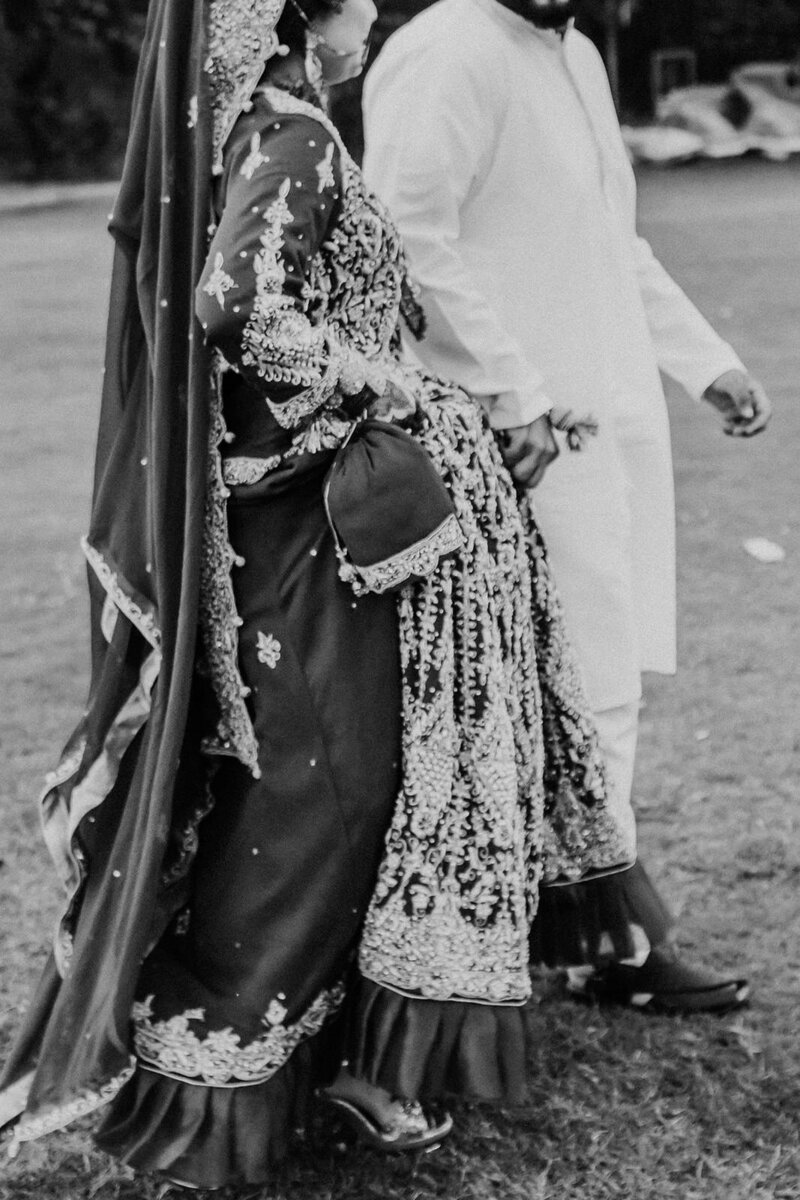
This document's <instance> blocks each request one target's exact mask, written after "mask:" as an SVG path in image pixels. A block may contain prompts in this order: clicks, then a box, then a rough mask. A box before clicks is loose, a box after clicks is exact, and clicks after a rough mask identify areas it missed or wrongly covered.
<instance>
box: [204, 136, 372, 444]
mask: <svg viewBox="0 0 800 1200" xmlns="http://www.w3.org/2000/svg"><path fill="white" fill-rule="evenodd" d="M341 184H342V175H341V162H340V155H339V149H338V147H337V146H336V144H335V143H334V141H333V139H332V138H331V136H330V134H329V133H328V132H327V131H326V130H325V128H324V127H323V126H322V125H321V124H320V123H319V122H317V121H315V120H314V119H313V118H311V117H307V116H305V115H294V114H292V115H290V116H286V115H281V116H280V118H278V119H275V118H271V119H270V120H269V123H265V122H264V120H261V121H260V122H259V121H257V120H254V119H251V120H249V121H248V122H246V123H245V124H244V127H243V130H242V131H240V134H239V136H238V137H236V136H234V139H233V141H232V144H231V146H230V148H229V151H228V154H227V156H226V163H225V173H224V176H223V180H222V188H221V194H222V197H223V199H222V203H221V215H220V219H219V225H218V227H217V229H216V232H215V233H214V237H213V239H212V242H211V247H210V250H209V254H208V259H207V261H206V264H205V267H204V269H203V273H202V275H201V278H200V282H199V284H198V287H197V291H196V311H197V315H198V318H199V320H200V322H201V324H202V326H203V329H204V331H205V336H206V339H207V341H208V343H209V344H210V345H212V346H214V347H215V348H216V349H218V350H219V351H220V353H221V354H222V356H223V358H224V359H225V360H226V362H227V363H228V364H229V365H230V366H231V367H233V369H234V370H236V371H238V372H239V373H240V374H241V375H242V376H244V378H245V379H246V380H247V381H248V383H249V384H251V386H253V387H255V388H256V389H257V390H259V391H261V392H263V395H264V398H265V400H266V402H267V404H268V405H269V408H270V410H271V412H272V413H273V415H274V416H275V419H276V420H277V421H278V423H279V424H280V425H281V426H282V427H284V428H286V429H292V428H296V427H298V426H300V425H303V424H305V423H307V422H308V421H309V420H310V419H311V418H312V417H313V416H314V414H315V413H317V412H318V411H319V410H321V409H323V408H326V407H327V408H331V407H338V406H340V405H341V404H342V403H345V402H347V400H348V399H349V398H351V397H360V396H361V395H362V394H363V395H364V396H365V399H370V398H372V396H373V395H380V394H382V392H383V390H384V384H385V379H384V375H383V373H382V372H381V370H380V369H379V368H378V367H377V366H376V365H375V364H374V363H372V362H370V361H369V360H368V359H367V358H366V357H365V356H364V355H362V354H360V353H359V352H357V351H356V350H354V349H352V348H350V347H348V346H347V345H345V344H344V343H343V342H342V341H341V340H340V338H339V337H337V336H336V334H335V332H334V331H333V330H332V329H331V328H330V327H329V326H328V324H327V323H326V322H325V320H324V319H318V318H316V317H315V315H314V313H315V311H316V309H317V304H316V300H317V299H318V297H315V292H314V281H313V274H314V258H315V255H316V254H317V251H318V250H319V248H320V246H321V244H322V243H323V241H324V240H325V236H326V233H327V230H328V228H329V226H330V223H331V220H332V218H333V217H334V216H335V213H336V210H337V206H338V204H339V202H340V196H341V190H342V189H341Z"/></svg>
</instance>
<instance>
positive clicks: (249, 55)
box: [203, 0, 283, 175]
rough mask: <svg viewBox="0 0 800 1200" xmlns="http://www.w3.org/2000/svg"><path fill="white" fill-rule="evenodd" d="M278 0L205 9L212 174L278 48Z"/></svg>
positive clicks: (228, 1)
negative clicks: (276, 27) (210, 109)
mask: <svg viewBox="0 0 800 1200" xmlns="http://www.w3.org/2000/svg"><path fill="white" fill-rule="evenodd" d="M282 10H283V0H211V3H210V4H209V6H208V31H207V36H208V55H207V57H206V60H205V62H204V64H203V69H204V70H205V72H206V74H207V75H208V76H209V87H210V91H211V103H212V109H213V113H214V133H213V146H214V157H213V172H214V174H215V175H219V174H221V173H222V152H223V150H224V148H225V143H226V142H227V140H228V137H229V136H230V132H231V130H232V129H233V127H234V125H235V124H236V121H237V118H238V117H239V114H240V113H242V112H243V111H244V109H245V108H246V106H247V104H248V103H249V101H250V98H251V96H252V94H253V91H254V89H255V86H256V84H257V83H258V81H259V79H260V77H261V75H262V73H263V70H264V66H265V64H266V63H267V61H268V60H269V59H270V58H271V57H272V55H273V54H275V52H276V51H277V49H278V38H277V36H276V34H275V26H276V25H277V23H278V18H279V17H280V15H281V11H282Z"/></svg>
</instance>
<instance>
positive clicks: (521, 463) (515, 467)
mask: <svg viewBox="0 0 800 1200" xmlns="http://www.w3.org/2000/svg"><path fill="white" fill-rule="evenodd" d="M497 440H498V443H499V446H500V453H501V454H502V456H503V461H504V463H505V464H506V466H507V467H508V470H509V472H510V473H511V478H512V479H513V480H514V483H515V484H516V485H517V487H519V488H523V489H527V488H535V487H536V486H537V485H538V484H540V483H541V482H542V479H543V477H544V473H545V471H546V470H547V468H548V467H549V466H550V463H551V462H552V461H553V459H555V458H558V444H557V442H556V439H555V437H554V436H553V430H552V427H551V425H550V417H549V415H548V414H547V413H544V414H543V415H542V416H541V417H537V418H536V420H535V421H531V423H530V425H521V426H519V427H518V428H516V429H503V430H502V431H501V432H500V433H498V439H497Z"/></svg>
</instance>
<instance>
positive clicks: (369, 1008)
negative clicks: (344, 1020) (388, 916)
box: [346, 979, 527, 1104]
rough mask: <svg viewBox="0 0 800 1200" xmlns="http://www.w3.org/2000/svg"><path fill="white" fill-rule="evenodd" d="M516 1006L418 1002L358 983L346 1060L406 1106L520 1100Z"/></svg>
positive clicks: (521, 1034)
mask: <svg viewBox="0 0 800 1200" xmlns="http://www.w3.org/2000/svg"><path fill="white" fill-rule="evenodd" d="M526 1028H527V1027H526V1019H525V1009H524V1007H523V1006H503V1005H492V1004H472V1003H462V1002H458V1001H451V1000H444V1001H440V1000H418V999H411V998H410V997H408V996H402V995H400V994H399V993H397V992H392V991H389V990H388V989H387V988H384V987H381V986H380V985H379V984H377V983H373V982H371V981H370V980H368V979H361V980H360V981H359V983H358V986H357V988H356V989H355V994H354V996H353V1007H352V1010H351V1012H350V1016H349V1024H348V1038H347V1054H346V1058H347V1062H348V1066H349V1070H350V1071H351V1072H352V1074H353V1075H356V1076H358V1077H359V1078H361V1079H365V1080H366V1081H367V1082H368V1083H373V1084H377V1085H378V1086H379V1087H383V1088H386V1090H387V1091H389V1092H391V1093H392V1094H393V1095H396V1096H402V1097H405V1098H407V1099H409V1100H437V1099H441V1098H442V1097H444V1096H448V1095H450V1096H458V1097H461V1098H464V1099H472V1100H492V1101H494V1102H495V1103H499V1104H522V1103H524V1101H525V1095H526V1089H525V1050H526Z"/></svg>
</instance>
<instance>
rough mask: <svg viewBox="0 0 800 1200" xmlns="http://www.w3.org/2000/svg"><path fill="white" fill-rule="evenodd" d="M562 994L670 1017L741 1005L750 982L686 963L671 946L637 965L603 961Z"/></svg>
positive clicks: (729, 1008) (655, 951)
mask: <svg viewBox="0 0 800 1200" xmlns="http://www.w3.org/2000/svg"><path fill="white" fill-rule="evenodd" d="M567 993H568V995H570V996H572V997H573V998H574V999H576V1000H588V1001H590V1002H593V1003H595V1004H618V1005H623V1006H625V1007H628V1008H636V1009H638V1010H639V1011H640V1012H653V1013H667V1014H673V1015H675V1014H680V1013H702V1012H707V1013H710V1012H713V1013H725V1012H730V1011H731V1010H732V1009H735V1008H741V1007H742V1006H743V1005H745V1004H747V1002H748V999H749V996H750V986H749V984H748V982H747V980H746V979H725V978H724V977H723V976H721V975H718V974H717V973H716V972H715V971H710V970H708V968H705V967H693V966H689V965H688V964H687V963H684V962H682V961H681V959H680V958H679V957H678V954H677V952H676V951H675V950H674V949H672V948H671V947H667V946H658V947H656V948H655V949H653V950H651V951H650V953H649V955H648V956H647V959H646V961H645V962H644V964H643V965H642V966H641V967H632V966H626V965H625V964H624V963H616V962H612V963H609V964H608V965H607V966H605V967H602V968H600V969H599V970H597V971H596V972H595V973H594V974H593V975H590V976H589V977H588V979H586V980H585V981H584V982H582V983H580V984H577V983H573V982H569V983H568V984H567Z"/></svg>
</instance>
